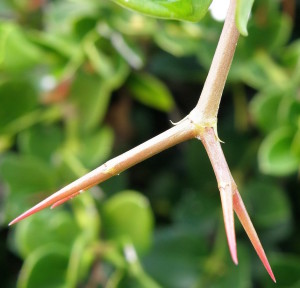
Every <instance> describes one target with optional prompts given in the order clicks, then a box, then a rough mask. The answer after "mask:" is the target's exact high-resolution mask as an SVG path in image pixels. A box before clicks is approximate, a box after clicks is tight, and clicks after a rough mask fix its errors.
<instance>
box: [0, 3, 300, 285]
mask: <svg viewBox="0 0 300 288" xmlns="http://www.w3.org/2000/svg"><path fill="white" fill-rule="evenodd" d="M299 2H300V1H293V0H290V1H274V0H257V1H255V4H254V8H253V12H252V14H251V18H250V22H249V25H248V28H249V36H248V37H246V38H245V37H241V38H240V40H239V44H238V47H237V52H236V55H235V58H234V62H233V65H232V69H231V72H230V75H229V79H228V83H227V85H226V88H225V92H224V96H223V99H222V103H221V109H220V113H219V122H218V131H219V136H220V138H221V139H222V140H223V141H224V142H225V144H222V147H223V149H224V153H225V156H226V158H227V160H228V163H229V166H230V168H231V170H232V172H233V176H234V177H235V179H236V182H237V184H238V186H239V188H240V192H241V194H242V197H243V199H244V202H245V205H246V207H247V209H248V212H249V214H250V216H251V218H252V220H253V223H254V226H255V227H256V229H257V232H258V234H259V236H260V238H261V241H262V244H263V246H264V248H265V251H266V254H267V256H268V258H269V261H270V264H271V266H272V268H273V271H274V274H275V276H276V278H277V281H278V283H277V284H276V287H294V288H296V287H300V224H299V219H300V212H299V211H300V209H299V207H300V185H299V167H300V166H299V165H300V40H299V37H300V3H299ZM222 9H224V8H222ZM222 24H223V23H222V21H217V20H216V19H213V17H212V16H211V14H210V13H208V14H207V15H206V17H205V18H204V19H203V20H202V21H201V22H199V23H187V22H177V21H164V20H156V19H153V18H150V17H144V16H142V15H139V14H136V13H133V12H130V11H128V10H125V9H123V8H122V7H119V6H117V5H116V4H114V3H113V2H111V1H107V0H105V1H102V0H59V1H58V0H56V1H55V0H53V1H50V0H48V1H47V0H1V1H0V225H1V226H0V279H1V287H5V288H6V287H19V288H27V287H28V288H35V287H38V288H40V287H89V288H92V287H106V288H114V287H125V288H126V287H129V288H131V287H133V288H137V287H147V288H151V287H166V288H186V287H193V288H197V287H222V288H223V287H237V288H248V287H249V288H250V287H275V286H274V285H275V284H274V283H273V282H272V281H271V279H270V278H269V276H268V274H267V272H266V271H265V269H264V267H263V265H262V264H261V263H260V260H259V259H258V257H257V255H256V253H255V251H254V249H253V247H252V245H251V243H250V241H249V240H248V238H247V236H246V234H245V232H244V230H243V229H242V227H241V225H240V224H239V222H238V220H237V219H236V231H237V245H238V257H239V265H238V266H235V265H234V264H233V263H232V261H231V259H230V255H229V251H228V247H227V241H226V235H225V232H224V224H223V219H222V211H221V204H220V199H219V198H220V197H219V192H218V188H217V183H216V180H215V177H214V174H213V171H212V168H211V166H210V163H209V161H208V157H207V156H206V154H205V151H204V149H203V147H202V145H201V143H200V142H199V141H197V140H192V141H188V142H186V143H183V144H180V145H178V146H176V147H174V148H171V149H169V150H167V151H164V152H162V153H161V154H159V155H158V156H154V157H152V158H151V159H149V160H147V161H145V162H143V163H141V164H138V165H136V166H135V167H133V168H131V169H129V170H128V171H126V172H123V173H121V174H120V175H119V176H116V177H114V178H112V179H110V180H108V181H107V182H105V183H103V184H101V185H99V186H97V187H94V188H92V189H90V190H89V192H86V193H84V194H82V195H80V196H79V197H77V198H75V199H73V200H71V201H69V202H68V203H66V204H65V205H63V206H61V207H58V208H56V209H54V210H50V209H46V210H45V211H42V212H39V213H38V214H36V215H34V216H32V217H30V218H28V219H26V220H24V221H22V222H21V223H19V224H17V225H14V226H13V227H10V228H8V227H7V224H8V223H9V222H10V221H11V220H12V219H13V218H14V217H16V216H18V215H19V214H20V213H22V212H24V211H25V210H26V209H28V208H30V207H31V206H32V205H34V204H36V203H37V202H39V201H40V200H42V199H44V198H45V197H47V196H48V195H50V194H51V193H53V192H55V191H56V190H57V189H59V188H61V187H62V186H63V185H65V184H67V183H69V182H70V181H73V180H75V179H76V178H78V177H79V176H81V175H83V174H84V173H86V172H88V171H90V170H91V169H94V168H95V167H97V166H99V165H100V164H102V163H104V162H105V161H106V160H108V159H109V158H112V157H114V156H117V155H119V154H120V153H123V152H125V151H127V150H128V149H130V148H132V147H134V146H136V145H137V144H140V143H142V142H144V141H146V140H148V139H150V138H151V137H153V136H155V135H157V134H158V133H160V132H163V131H165V130H166V129H168V128H170V127H171V126H172V125H171V123H170V120H172V121H174V122H176V121H179V120H180V119H182V118H183V117H184V116H186V115H187V114H188V113H189V112H190V110H191V109H192V108H193V107H194V106H195V104H196V103H197V100H198V97H199V95H200V92H201V90H202V87H203V83H204V80H205V78H206V75H207V71H208V69H209V66H210V63H211V60H212V57H213V53H214V51H215V47H216V45H217V41H218V37H219V35H220V32H221V29H222Z"/></svg>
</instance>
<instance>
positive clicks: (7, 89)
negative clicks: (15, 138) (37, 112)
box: [0, 80, 38, 132]
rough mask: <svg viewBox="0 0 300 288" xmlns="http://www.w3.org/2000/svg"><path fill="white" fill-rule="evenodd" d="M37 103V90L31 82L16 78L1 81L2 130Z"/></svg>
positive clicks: (0, 111) (0, 128) (0, 123)
mask: <svg viewBox="0 0 300 288" xmlns="http://www.w3.org/2000/svg"><path fill="white" fill-rule="evenodd" d="M37 105H38V95H37V92H36V90H35V89H34V87H33V86H32V84H30V83H29V82H25V81H18V80H16V81H7V82H4V83H2V84H1V83H0V107H1V109H0V131H1V130H3V129H5V128H6V127H5V126H6V125H8V124H10V123H11V122H13V121H14V120H16V119H18V118H19V117H21V116H23V115H25V114H26V113H29V112H31V111H32V110H33V109H34V108H35V107H37ZM7 130H8V131H6V132H10V131H9V129H8V128H7Z"/></svg>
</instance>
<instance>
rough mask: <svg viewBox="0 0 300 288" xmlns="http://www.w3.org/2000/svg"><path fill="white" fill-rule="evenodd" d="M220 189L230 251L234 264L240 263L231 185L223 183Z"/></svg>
mask: <svg viewBox="0 0 300 288" xmlns="http://www.w3.org/2000/svg"><path fill="white" fill-rule="evenodd" d="M219 190H220V194H221V202H222V208H223V217H224V223H225V230H226V235H227V241H228V246H229V251H230V254H231V258H232V260H233V262H234V264H235V265H238V258H237V250H236V238H235V229H234V215H233V202H232V192H231V185H230V184H226V185H223V186H222V187H221V186H219Z"/></svg>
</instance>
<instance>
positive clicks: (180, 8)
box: [113, 0, 212, 22]
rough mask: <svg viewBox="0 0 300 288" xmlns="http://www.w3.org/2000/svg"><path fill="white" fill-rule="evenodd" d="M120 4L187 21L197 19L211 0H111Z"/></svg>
mask: <svg viewBox="0 0 300 288" xmlns="http://www.w3.org/2000/svg"><path fill="white" fill-rule="evenodd" d="M113 1H114V2H116V3H118V4H119V5H121V6H124V7H126V8H128V9H131V10H134V11H137V12H140V13H143V14H145V15H149V16H153V17H157V18H166V19H177V20H187V21H193V22H196V21H199V20H200V19H202V18H203V17H204V15H205V14H206V12H207V11H208V8H209V5H210V3H211V2H212V0H177V1H169V0H113Z"/></svg>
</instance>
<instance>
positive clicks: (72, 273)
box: [66, 237, 96, 287]
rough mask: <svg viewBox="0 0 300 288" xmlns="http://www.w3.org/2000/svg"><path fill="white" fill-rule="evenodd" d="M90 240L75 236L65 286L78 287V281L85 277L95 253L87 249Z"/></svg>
mask: <svg viewBox="0 0 300 288" xmlns="http://www.w3.org/2000/svg"><path fill="white" fill-rule="evenodd" d="M89 242H90V241H89V240H87V239H86V237H77V239H76V241H75V243H74V244H73V247H72V251H71V254H70V258H69V265H68V269H67V276H66V278H67V281H66V282H67V287H78V282H79V281H80V280H83V279H84V278H85V277H87V274H88V272H89V269H90V267H91V265H92V262H93V260H94V258H95V256H96V255H95V253H94V251H93V250H92V249H89V247H88V245H89V244H90V243H89Z"/></svg>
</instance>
